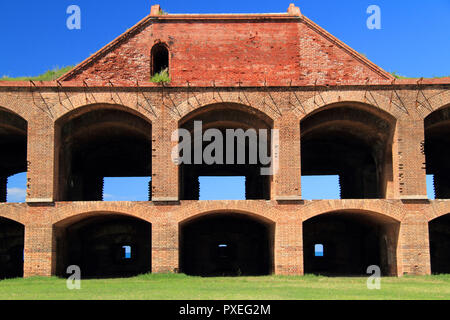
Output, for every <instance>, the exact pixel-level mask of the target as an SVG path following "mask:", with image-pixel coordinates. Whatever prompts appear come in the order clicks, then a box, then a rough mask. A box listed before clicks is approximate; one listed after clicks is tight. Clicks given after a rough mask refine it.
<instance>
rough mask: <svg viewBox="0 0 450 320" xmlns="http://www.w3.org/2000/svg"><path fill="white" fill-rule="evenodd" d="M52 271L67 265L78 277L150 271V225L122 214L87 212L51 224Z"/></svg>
mask: <svg viewBox="0 0 450 320" xmlns="http://www.w3.org/2000/svg"><path fill="white" fill-rule="evenodd" d="M54 238H55V240H56V274H57V275H58V276H66V270H67V267H68V266H71V265H76V266H78V267H80V269H81V276H82V278H84V279H86V278H115V277H129V276H135V275H137V274H142V273H148V272H150V271H151V256H152V255H151V224H150V223H149V222H147V221H144V220H141V219H138V218H134V217H131V216H128V215H123V214H101V213H98V214H90V215H88V216H85V217H83V218H81V217H78V219H66V220H64V221H62V222H60V223H57V224H56V225H55V226H54Z"/></svg>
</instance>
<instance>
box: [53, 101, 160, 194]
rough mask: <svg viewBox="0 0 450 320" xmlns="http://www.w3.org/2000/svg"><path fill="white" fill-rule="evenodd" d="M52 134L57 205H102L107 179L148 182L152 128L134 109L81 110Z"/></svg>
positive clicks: (98, 106) (103, 107) (63, 120)
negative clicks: (65, 203)
mask: <svg viewBox="0 0 450 320" xmlns="http://www.w3.org/2000/svg"><path fill="white" fill-rule="evenodd" d="M55 134H56V140H57V143H56V145H57V149H58V153H57V157H58V164H59V171H58V173H59V179H58V182H59V188H58V191H59V192H58V199H60V200H63V201H100V200H102V199H103V184H104V179H105V178H107V177H114V178H120V177H142V178H147V177H151V172H152V167H151V163H152V156H151V153H152V124H151V121H149V119H147V118H145V117H143V116H142V115H141V114H140V113H137V112H135V110H133V109H130V108H128V107H124V106H122V105H112V104H91V105H88V106H84V107H81V108H79V109H76V110H74V111H73V112H71V113H68V114H66V115H65V116H64V117H62V118H60V119H59V120H58V121H57V125H56V126H55ZM149 190H150V185H149V186H148V190H142V194H149V197H150V192H149Z"/></svg>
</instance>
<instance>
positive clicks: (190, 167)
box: [179, 103, 273, 200]
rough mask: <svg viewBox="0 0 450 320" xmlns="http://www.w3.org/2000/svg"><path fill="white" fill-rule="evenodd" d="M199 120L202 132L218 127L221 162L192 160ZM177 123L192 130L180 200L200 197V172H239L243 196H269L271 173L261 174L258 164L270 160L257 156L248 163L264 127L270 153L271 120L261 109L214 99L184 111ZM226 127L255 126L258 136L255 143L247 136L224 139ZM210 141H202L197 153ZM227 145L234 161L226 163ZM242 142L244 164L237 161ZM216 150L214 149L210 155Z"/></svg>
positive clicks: (247, 127) (256, 150) (183, 168)
mask: <svg viewBox="0 0 450 320" xmlns="http://www.w3.org/2000/svg"><path fill="white" fill-rule="evenodd" d="M195 121H201V123H202V128H203V133H205V131H206V130H208V129H218V130H219V131H220V132H221V134H222V137H223V150H222V155H223V157H222V159H223V164H217V163H215V164H206V163H205V162H204V161H203V160H202V164H195V162H194V160H195V158H194V153H195V152H196V150H195V141H194V140H195V135H194V122H195ZM179 127H180V128H182V129H186V130H188V131H189V132H190V134H191V137H192V139H191V150H192V152H191V162H190V164H182V165H180V170H179V173H180V199H181V200H198V199H199V180H198V179H199V177H200V176H242V177H245V185H246V187H245V190H246V199H248V200H251V199H270V183H271V178H270V176H265V175H261V168H264V167H266V168H267V167H270V164H268V165H267V164H263V163H262V162H261V161H260V158H259V156H258V158H257V161H256V163H251V162H250V161H249V160H250V156H249V155H250V152H253V153H254V154H256V155H259V151H260V150H259V146H258V143H259V132H260V131H259V130H260V129H264V130H266V132H267V146H266V150H267V152H263V153H265V154H267V156H270V155H271V131H270V130H271V129H272V127H273V121H272V120H271V119H270V118H269V117H268V116H266V115H265V114H263V113H262V112H260V111H258V110H256V109H253V108H251V107H248V106H244V105H241V104H236V103H217V104H213V105H209V106H205V107H203V108H200V109H198V110H196V111H193V112H191V113H189V114H188V115H186V116H185V117H184V118H183V119H181V120H180V122H179ZM227 129H233V130H239V129H241V130H243V133H244V134H245V133H247V132H249V131H247V130H254V132H255V136H256V137H257V139H258V142H257V143H250V139H249V138H248V136H247V137H245V138H244V139H245V140H243V139H241V140H240V139H238V138H235V139H234V140H231V139H226V137H227V134H226V130H227ZM210 143H211V142H210V141H208V142H203V143H201V142H200V143H199V144H198V145H199V146H201V148H202V149H201V151H200V154H203V151H204V150H205V148H206V147H207V146H208V145H209V144H210ZM227 145H231V146H234V160H233V164H229V163H227V160H226V155H227V152H228V153H229V150H228V149H227ZM240 146H242V147H243V149H245V164H239V163H238V159H237V156H238V148H239V147H240ZM215 154H216V153H215V152H214V153H213V155H215Z"/></svg>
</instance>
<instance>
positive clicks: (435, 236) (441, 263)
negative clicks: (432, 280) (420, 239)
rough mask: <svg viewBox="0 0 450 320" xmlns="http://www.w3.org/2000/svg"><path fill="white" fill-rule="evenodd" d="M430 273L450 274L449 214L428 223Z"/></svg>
mask: <svg viewBox="0 0 450 320" xmlns="http://www.w3.org/2000/svg"><path fill="white" fill-rule="evenodd" d="M429 232H430V256H431V273H433V274H440V273H450V214H446V215H444V216H442V217H439V218H437V219H434V220H432V221H430V223H429Z"/></svg>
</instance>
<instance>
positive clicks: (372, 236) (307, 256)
mask: <svg viewBox="0 0 450 320" xmlns="http://www.w3.org/2000/svg"><path fill="white" fill-rule="evenodd" d="M398 229H399V224H398V222H396V221H394V220H393V219H390V218H384V217H378V216H375V215H369V214H365V213H364V214H363V213H361V214H360V213H349V212H339V213H330V214H323V215H320V216H317V217H314V218H311V219H309V220H307V221H305V222H304V223H303V245H304V268H305V273H313V274H321V275H327V276H361V275H366V274H367V273H366V271H367V267H369V266H371V265H377V266H379V267H380V269H381V272H382V274H383V275H396V274H397V261H396V250H397V239H398ZM317 244H321V246H322V255H317V254H316V252H317Z"/></svg>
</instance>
